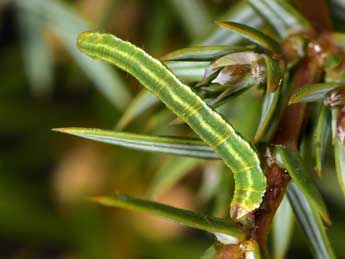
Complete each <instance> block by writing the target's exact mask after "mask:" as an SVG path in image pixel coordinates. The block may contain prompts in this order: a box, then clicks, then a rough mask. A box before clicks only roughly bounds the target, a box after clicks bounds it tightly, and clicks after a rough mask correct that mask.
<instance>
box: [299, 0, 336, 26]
mask: <svg viewBox="0 0 345 259" xmlns="http://www.w3.org/2000/svg"><path fill="white" fill-rule="evenodd" d="M294 3H295V5H296V6H297V8H298V9H299V11H300V12H301V13H303V15H304V17H305V18H307V19H308V20H309V22H310V23H311V24H312V26H313V28H314V29H315V31H317V32H325V31H330V30H331V29H332V22H331V18H330V15H329V8H328V4H327V2H326V1H325V0H303V1H301V0H294Z"/></svg>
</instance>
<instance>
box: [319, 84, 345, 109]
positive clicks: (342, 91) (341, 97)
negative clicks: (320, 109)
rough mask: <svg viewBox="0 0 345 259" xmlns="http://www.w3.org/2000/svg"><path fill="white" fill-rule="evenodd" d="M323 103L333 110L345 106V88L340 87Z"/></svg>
mask: <svg viewBox="0 0 345 259" xmlns="http://www.w3.org/2000/svg"><path fill="white" fill-rule="evenodd" d="M323 102H324V104H325V105H326V106H329V107H331V108H334V107H343V106H345V87H340V88H338V89H336V90H334V91H332V92H330V93H329V94H328V95H327V96H326V98H325V99H324V101H323Z"/></svg>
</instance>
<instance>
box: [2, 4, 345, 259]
mask: <svg viewBox="0 0 345 259" xmlns="http://www.w3.org/2000/svg"><path fill="white" fill-rule="evenodd" d="M20 2H21V1H19V0H18V1H14V0H7V1H1V2H0V57H1V59H0V69H1V70H0V79H1V87H0V133H1V135H0V143H1V146H0V175H1V180H0V240H1V245H0V248H1V249H0V251H1V252H0V257H1V258H11V259H31V258H37V259H40V258H42V259H43V258H56V259H63V258H69V259H79V258H83V259H84V258H85V259H87V258H90V259H93V258H94V259H103V258H104V259H139V258H140V259H155V258H157V259H160V258H167V259H170V258H171V259H173V258H179V259H180V258H181V259H184V258H186V259H187V258H188V259H189V258H199V257H200V256H201V255H202V254H203V252H204V251H205V250H206V249H207V248H208V247H209V246H210V243H212V241H214V237H213V236H211V235H209V234H205V233H204V232H200V231H197V230H190V229H186V228H184V227H181V226H179V225H176V224H174V223H170V222H166V221H164V220H160V219H156V218H151V217H149V216H144V215H142V214H131V213H128V212H123V211H119V210H114V209H105V208H101V207H99V206H95V205H94V204H90V203H89V202H88V201H86V200H85V197H87V196H90V195H107V194H112V193H114V191H120V192H123V193H128V194H132V195H135V196H146V195H149V194H150V193H151V194H152V193H159V195H156V196H155V200H157V201H160V202H163V203H166V204H169V205H173V206H176V207H179V208H183V209H188V210H194V211H200V212H209V211H213V212H214V214H215V215H216V216H219V217H223V216H225V214H226V211H227V209H228V208H227V207H228V202H229V199H230V197H229V196H227V195H224V193H226V194H227V193H230V192H231V190H232V188H233V181H232V178H231V179H228V178H229V177H228V174H223V171H226V170H225V169H222V167H221V165H220V164H219V163H218V162H208V161H206V162H205V163H201V161H200V160H188V161H186V160H183V159H181V158H178V159H176V158H174V157H172V156H169V155H160V154H150V153H143V152H140V151H135V150H127V149H124V148H121V147H114V146H110V145H104V144H99V143H94V142H91V141H90V142H89V141H83V140H79V139H76V138H73V137H66V136H64V135H59V134H57V133H55V132H52V131H51V129H52V128H56V127H61V126H66V125H68V126H83V127H95V125H97V127H98V128H107V129H110V128H113V127H114V125H115V124H116V123H117V122H118V121H119V120H120V118H121V116H122V112H121V111H123V110H124V109H125V108H126V107H127V105H128V103H129V101H130V98H131V96H135V95H137V94H138V93H139V92H140V90H141V87H140V85H139V84H138V83H137V82H136V81H135V80H134V79H132V78H131V77H128V76H127V75H126V74H125V73H122V72H120V71H117V70H115V69H113V68H111V67H109V66H106V65H93V64H94V63H95V62H91V61H90V62H91V63H92V64H91V63H87V61H85V60H84V61H83V59H82V58H81V57H80V56H78V54H76V50H73V48H75V46H74V39H75V38H76V34H77V33H78V32H80V31H82V30H85V29H94V28H97V29H98V30H103V31H107V32H110V33H114V34H116V35H119V36H121V37H122V38H124V39H127V40H130V41H131V42H134V43H135V44H136V45H138V46H141V47H143V48H144V49H145V50H147V51H148V52H149V53H151V54H153V55H155V56H156V57H160V56H162V55H163V54H165V53H168V52H169V51H172V50H175V49H178V48H180V47H185V46H187V45H190V44H192V43H194V42H204V43H207V42H211V43H212V42H215V41H217V42H219V44H221V43H222V44H223V43H230V42H231V43H232V42H235V41H238V40H239V37H238V36H237V35H235V34H230V36H229V37H226V36H224V34H222V31H223V32H224V30H222V31H219V30H218V31H216V32H215V33H214V34H212V35H213V38H212V37H210V38H206V37H207V34H208V33H209V32H210V31H213V30H215V28H216V25H214V24H213V23H212V22H211V21H213V20H219V19H220V17H225V16H226V15H232V17H235V11H231V12H230V13H228V11H227V10H230V7H231V6H232V4H233V1H231V0H205V1H200V0H193V1H189V0H188V1H183V0H181V1H178V0H169V1H168V0H167V1H160V0H127V1H124V0H97V1H96V0H75V1H72V0H65V1H63V0H55V1H53V0H50V1H48V0H45V1H44V0H43V2H42V1H41V2H40V1H39V0H32V2H31V0H27V1H25V0H23V1H22V2H23V3H20ZM35 2H36V3H35ZM331 2H334V3H335V4H337V5H340V6H342V4H341V3H342V2H341V0H332V1H331ZM43 3H44V4H43ZM50 4H52V5H53V6H54V7H55V8H56V9H54V10H55V11H54V10H51V9H50V11H51V13H49V12H47V10H48V9H49V5H50ZM37 5H38V6H40V5H41V6H40V8H39V9H35V10H34V12H30V11H29V9H30V8H35V6H37ZM23 6H26V7H25V8H23ZM342 7H343V6H342ZM236 8H237V9H236V10H237V12H238V13H240V11H241V10H243V8H244V5H243V4H242V3H240V4H239V5H237V6H236ZM58 11H59V12H58ZM332 11H333V12H334V13H335V14H336V15H335V17H336V18H335V19H336V20H337V21H339V22H338V23H337V27H339V28H345V25H344V23H343V22H342V21H343V20H344V15H343V14H342V13H341V12H340V11H339V9H337V8H333V9H332ZM195 13H197V14H198V15H194V14H195ZM243 13H245V12H243ZM191 14H193V15H191ZM66 17H67V18H66ZM241 17H242V18H241V19H244V20H245V21H247V22H245V21H243V22H244V23H246V24H248V25H251V26H254V27H258V26H260V25H261V24H262V20H261V19H260V18H258V17H257V16H254V15H253V11H252V10H249V9H246V13H245V15H243V16H241ZM68 19H71V20H68ZM234 20H235V19H234ZM70 21H72V22H73V24H70ZM63 23H65V24H63ZM78 26H79V27H78ZM57 27H58V28H57ZM234 35H235V36H234ZM66 39H67V40H66ZM85 62H86V63H85ZM99 73H103V75H104V76H103V77H102V76H99ZM104 78H105V80H104ZM260 98H261V97H258V93H257V92H256V91H254V90H253V91H249V92H247V93H245V94H243V95H241V96H238V97H236V98H232V99H231V105H230V106H225V107H222V108H221V109H223V111H224V112H225V113H226V114H227V116H228V118H229V119H230V120H231V122H232V124H233V125H234V127H235V128H236V129H237V130H238V131H239V132H241V133H242V134H243V135H244V136H246V137H247V138H249V139H253V138H254V136H255V133H256V132H255V127H256V125H257V123H258V122H259V120H260V103H259V101H260ZM115 100H120V102H116V101H115ZM119 104H120V105H119ZM174 118H175V117H174V116H173V115H172V114H171V113H170V112H167V111H164V110H163V111H162V110H161V106H159V105H157V106H155V107H152V110H151V112H149V111H146V112H145V113H143V114H141V115H140V116H139V117H138V118H136V119H135V120H133V121H132V122H131V123H130V124H129V125H126V126H128V128H129V129H130V131H133V132H135V131H138V130H139V129H140V130H141V131H143V130H142V129H146V132H148V133H152V132H154V133H155V134H165V135H173V134H174V135H186V134H189V131H188V129H187V127H185V126H184V125H169V122H171V121H173V120H174ZM331 153H332V150H331V149H330V147H328V151H326V152H325V157H326V158H325V161H324V163H323V167H324V168H326V170H325V169H324V170H323V172H324V173H323V175H322V180H321V181H322V185H320V187H321V190H322V193H323V194H324V195H323V196H324V197H325V199H326V203H327V204H328V208H329V213H330V216H331V218H332V225H331V226H330V227H329V228H328V232H329V235H330V240H331V242H332V244H333V246H334V249H335V250H336V254H337V255H338V256H339V258H344V257H345V250H344V248H343V235H344V231H345V222H344V220H343V215H344V213H345V206H344V204H345V203H344V200H343V197H342V195H341V194H340V193H341V191H340V189H339V188H338V187H336V188H335V187H334V186H338V185H337V179H336V176H335V174H334V168H333V162H332V159H333V157H332V156H331V155H330V154H331ZM179 159H180V160H182V162H181V161H179ZM195 161H197V162H195ZM173 166H174V167H173ZM167 167H168V168H167ZM171 167H173V169H174V170H179V171H178V174H177V175H172V176H171V177H172V179H169V181H170V182H168V183H164V182H163V183H162V182H159V178H160V176H161V175H162V173H163V172H164V171H165V172H166V171H168V173H169V170H168V169H170V170H172V169H171ZM166 168H167V169H166ZM220 171H221V172H220ZM187 173H188V174H187ZM226 173H228V172H226ZM224 175H225V176H224ZM150 183H151V184H150ZM152 183H153V185H152ZM224 183H228V185H226V184H224ZM157 189H159V191H158V190H157ZM205 193H210V194H208V195H206V194H205ZM211 193H212V194H211ZM283 216H284V215H283ZM285 216H286V215H285ZM291 226H292V227H293V228H294V235H293V238H292V239H291V242H292V243H291V246H290V248H286V247H285V246H287V245H285V244H283V245H282V244H281V246H284V248H283V249H285V250H286V249H287V250H288V252H287V253H288V255H287V258H308V257H310V256H311V255H310V252H309V250H308V249H306V247H307V245H308V244H307V242H306V240H305V239H304V238H303V235H302V234H300V233H301V228H300V226H299V225H297V224H291ZM285 231H288V230H285ZM275 235H276V234H275ZM274 240H275V241H274V242H280V243H284V240H283V241H281V239H277V237H275V239H274ZM277 240H278V241H277ZM274 242H273V245H275V246H277V244H275V243H274ZM292 248H293V249H292ZM277 254H279V252H277Z"/></svg>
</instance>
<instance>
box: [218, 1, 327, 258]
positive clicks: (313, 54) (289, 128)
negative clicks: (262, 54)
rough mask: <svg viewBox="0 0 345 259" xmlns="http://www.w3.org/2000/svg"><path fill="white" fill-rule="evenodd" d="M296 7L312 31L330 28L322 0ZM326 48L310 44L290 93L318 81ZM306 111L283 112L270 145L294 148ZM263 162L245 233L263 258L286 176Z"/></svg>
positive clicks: (302, 107)
mask: <svg viewBox="0 0 345 259" xmlns="http://www.w3.org/2000/svg"><path fill="white" fill-rule="evenodd" d="M297 7H298V9H299V11H300V12H301V13H302V14H303V15H304V16H305V17H306V18H308V19H309V20H310V22H311V24H312V25H313V26H314V27H315V31H316V32H323V31H329V30H330V29H331V22H330V18H329V15H328V9H327V5H326V3H325V1H324V0H300V1H298V4H297ZM315 10H322V12H320V11H318V12H314V11H315ZM315 13H316V14H315ZM311 34H312V35H315V32H311ZM319 47H320V48H321V50H322V51H321V52H320V51H319V49H318V48H319ZM327 48H328V46H327V42H323V41H322V40H314V41H311V43H310V44H309V49H308V54H307V56H306V57H305V58H304V60H302V62H301V63H300V65H299V66H298V68H297V71H296V72H295V74H294V76H293V79H292V85H291V91H294V90H296V89H298V88H300V87H303V86H304V85H306V84H311V83H317V82H319V81H320V80H321V79H322V72H323V62H324V60H323V57H322V54H321V53H322V52H323V51H327ZM306 108H307V106H306V104H294V105H290V106H288V107H287V108H286V109H285V111H284V112H283V115H282V117H281V120H280V123H279V126H278V130H277V132H276V134H275V136H274V138H273V141H272V143H271V144H281V145H284V146H287V147H289V148H292V149H297V148H298V144H299V140H300V135H301V132H302V130H303V126H304V121H305V118H306ZM268 146H270V145H268ZM262 158H264V155H262ZM264 160H265V159H263V168H264V170H265V174H266V178H267V185H268V187H267V191H266V193H265V196H264V199H263V202H262V204H261V206H260V208H259V209H258V210H257V211H256V214H255V218H256V224H255V228H254V229H253V230H252V231H251V232H250V233H249V236H248V237H249V239H252V240H256V241H257V242H258V244H259V245H260V248H261V251H262V253H263V255H264V258H269V257H270V256H269V253H268V250H267V237H268V234H269V231H270V227H271V224H272V220H273V217H274V214H275V212H276V210H277V209H278V207H279V205H280V202H281V201H282V199H283V197H284V195H285V192H286V189H287V185H288V183H289V181H290V177H289V176H288V174H287V173H286V172H285V171H284V170H283V169H282V168H280V167H278V166H277V165H275V164H273V165H271V166H269V165H268V164H267V163H266V161H264ZM237 247H241V244H239V245H237ZM238 249H240V248H238ZM234 251H235V252H234ZM236 251H237V250H236V248H234V245H231V246H224V248H223V250H222V251H221V252H220V253H219V254H218V256H217V259H225V258H226V259H233V258H241V257H240V256H239V254H240V253H238V252H236ZM231 253H232V254H231ZM236 256H237V257H236Z"/></svg>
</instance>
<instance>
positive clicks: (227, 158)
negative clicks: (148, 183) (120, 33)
mask: <svg viewBox="0 0 345 259" xmlns="http://www.w3.org/2000/svg"><path fill="white" fill-rule="evenodd" d="M78 47H79V49H80V50H81V51H82V52H84V53H86V54H87V55H88V56H90V57H92V58H94V59H100V60H103V61H106V62H109V63H112V64H114V65H115V66H117V67H119V68H120V69H122V70H124V71H126V72H128V73H129V74H131V75H132V76H134V77H135V78H136V79H137V80H138V81H139V82H140V83H141V84H142V85H143V86H145V87H146V88H147V89H148V90H150V91H151V92H152V93H153V94H155V95H156V96H158V97H159V98H160V99H161V101H162V102H163V103H164V104H165V105H166V106H167V107H168V108H169V109H170V110H172V111H173V112H174V113H176V115H178V116H179V117H181V118H182V119H183V120H184V121H185V122H186V123H187V124H188V125H189V126H190V127H191V128H192V129H193V130H194V131H195V133H196V134H197V135H199V137H200V138H201V139H202V140H203V141H204V142H205V143H207V144H208V145H209V146H210V147H211V148H212V149H213V150H214V151H215V152H216V153H217V154H218V155H219V156H220V157H221V158H222V160H223V161H224V162H225V164H226V165H227V166H228V167H229V168H230V169H231V171H232V172H233V174H234V178H235V191H234V196H233V200H232V203H231V210H230V213H231V217H232V218H233V220H234V221H236V222H238V223H241V224H244V225H246V226H249V225H251V224H252V223H253V211H254V210H255V209H256V208H258V207H259V205H260V203H261V201H262V196H263V194H264V192H265V190H266V178H265V176H264V174H263V171H262V169H261V167H260V160H259V158H258V156H257V154H256V152H255V150H254V149H253V147H251V145H250V144H249V143H248V142H247V141H246V140H245V139H243V138H242V137H241V136H240V135H239V134H237V133H236V132H235V131H234V129H233V128H232V127H231V125H230V124H229V123H227V122H226V121H225V120H224V119H223V118H222V117H221V116H220V115H219V114H218V113H217V112H215V111H214V110H212V109H211V108H210V107H209V106H208V105H206V103H205V102H204V101H203V100H202V99H201V98H200V97H199V96H198V95H196V94H195V93H194V92H193V91H192V90H191V89H190V88H189V86H187V85H185V84H183V83H181V82H180V81H179V80H178V79H177V78H176V76H175V75H174V74H173V73H172V72H170V71H169V70H168V69H167V68H166V67H165V66H164V65H163V64H162V63H161V62H159V61H158V60H156V59H154V58H153V57H151V56H149V55H148V54H146V53H145V52H144V51H143V50H141V49H140V48H138V47H136V46H134V45H132V44H131V43H129V42H126V41H123V40H121V39H119V38H117V37H115V36H113V35H110V34H102V33H93V32H85V33H82V34H80V35H79V37H78Z"/></svg>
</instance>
